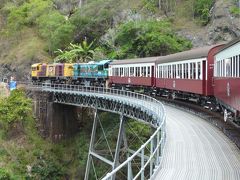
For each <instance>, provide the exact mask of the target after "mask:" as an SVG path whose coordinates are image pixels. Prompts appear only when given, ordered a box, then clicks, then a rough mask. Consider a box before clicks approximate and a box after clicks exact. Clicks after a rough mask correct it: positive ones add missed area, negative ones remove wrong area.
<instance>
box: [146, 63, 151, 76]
mask: <svg viewBox="0 0 240 180" xmlns="http://www.w3.org/2000/svg"><path fill="white" fill-rule="evenodd" d="M147 77H151V71H150V66H148V67H147Z"/></svg>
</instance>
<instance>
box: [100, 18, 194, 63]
mask: <svg viewBox="0 0 240 180" xmlns="http://www.w3.org/2000/svg"><path fill="white" fill-rule="evenodd" d="M109 38H110V39H112V40H114V43H112V41H108V39H105V40H103V41H102V45H103V47H105V49H106V53H107V54H108V56H109V58H117V59H123V58H133V57H148V56H161V55H167V54H171V53H176V52H179V51H183V50H187V49H190V48H191V43H190V41H188V40H186V39H184V38H181V37H179V36H177V35H176V34H175V33H174V31H173V30H172V27H171V24H170V23H169V22H168V21H154V20H152V21H135V22H133V21H130V22H127V23H125V24H122V25H120V26H119V27H118V28H117V30H116V31H115V34H112V36H110V37H109ZM109 42H110V43H109Z"/></svg>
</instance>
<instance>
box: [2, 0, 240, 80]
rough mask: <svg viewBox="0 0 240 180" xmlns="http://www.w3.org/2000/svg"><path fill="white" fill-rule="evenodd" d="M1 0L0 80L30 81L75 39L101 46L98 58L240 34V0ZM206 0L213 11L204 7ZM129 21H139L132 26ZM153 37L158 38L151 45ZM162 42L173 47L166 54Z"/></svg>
mask: <svg viewBox="0 0 240 180" xmlns="http://www.w3.org/2000/svg"><path fill="white" fill-rule="evenodd" d="M0 2H1V5H0V31H1V34H0V79H2V78H3V77H9V76H11V75H14V76H16V77H17V79H21V80H26V79H29V78H30V74H29V71H30V65H31V64H32V63H34V62H48V61H52V60H53V59H54V57H55V56H56V53H55V52H56V50H57V49H65V48H66V47H67V46H68V45H69V43H70V42H72V43H81V41H82V40H83V39H84V38H85V39H87V40H88V41H89V42H92V41H93V42H94V45H93V46H94V48H97V49H98V50H99V49H100V51H98V53H97V55H96V57H95V58H97V59H99V58H114V59H116V58H127V57H144V56H154V55H164V54H169V53H174V52H178V51H183V50H185V49H188V48H191V46H190V45H189V43H188V42H187V40H189V41H190V42H191V43H192V46H193V47H199V46H204V45H211V44H215V43H218V42H224V41H226V42H228V41H230V40H232V39H234V38H235V37H236V36H240V10H239V3H237V2H238V1H237V0H215V1H213V0H206V1H204V0H189V1H183V0H168V1H166V0H162V1H158V0H151V1H148V0H142V1H139V0H130V1H129V0H119V1H118V2H116V1H115V0H80V1H77V0H68V1H67V0H45V1H38V0H33V1H31V2H28V1H26V0H14V1H11V0H10V1H7V0H0ZM159 2H161V4H159ZM205 2H207V3H208V6H209V8H208V9H206V8H204V9H203V8H202V4H203V3H205ZM204 7H205V6H204ZM196 8H199V9H196ZM201 8H202V9H201ZM149 21H151V22H152V23H151V22H149ZM154 21H156V23H154ZM129 22H136V24H137V23H138V22H139V24H138V25H136V24H135V25H133V26H132V25H131V23H129ZM158 22H160V23H158ZM161 22H162V23H161ZM144 24H145V25H144ZM154 24H157V25H154ZM134 26H135V27H134ZM144 26H146V28H145V27H144ZM158 28H159V29H160V30H157V31H156V29H158ZM154 29H155V31H154ZM163 29H167V30H166V31H168V32H164V30H163ZM132 32H134V33H135V34H134V36H132V34H130V33H132ZM164 33H165V34H164ZM167 34H171V36H168V35H167ZM175 34H176V35H175ZM128 36H129V37H133V38H135V39H131V38H129V37H128ZM149 36H151V37H150V38H149ZM170 37H173V39H171V40H170V39H169V38H170ZM184 38H186V39H184ZM136 39H137V40H136ZM151 39H154V40H155V39H158V42H152V43H151V41H152V40H151ZM180 39H181V40H180ZM133 41H134V42H133ZM140 41H141V42H140ZM159 42H160V44H159ZM172 42H174V43H177V42H180V44H174V43H172ZM161 43H162V44H161ZM143 44H147V46H148V47H146V46H145V47H144V46H143ZM154 44H155V45H154ZM171 44H174V46H173V47H170V45H171ZM156 46H159V47H160V46H162V47H167V50H165V51H164V52H160V51H159V50H158V48H157V47H156ZM179 47H182V48H179ZM139 49H140V50H139ZM160 49H163V48H160ZM168 49H170V50H168ZM158 51H159V52H158ZM126 54H130V55H129V56H127V55H126Z"/></svg>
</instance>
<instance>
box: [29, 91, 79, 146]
mask: <svg viewBox="0 0 240 180" xmlns="http://www.w3.org/2000/svg"><path fill="white" fill-rule="evenodd" d="M33 102H34V103H33V104H34V107H33V109H34V113H35V116H36V119H37V121H38V122H37V123H38V129H39V132H40V134H41V136H42V137H44V138H50V139H51V140H52V141H53V142H57V141H59V140H61V139H62V138H65V137H68V136H71V135H72V134H73V133H75V132H77V130H78V117H77V107H76V106H70V105H64V104H58V103H54V102H53V96H52V94H50V93H43V92H38V93H36V94H34V99H33Z"/></svg>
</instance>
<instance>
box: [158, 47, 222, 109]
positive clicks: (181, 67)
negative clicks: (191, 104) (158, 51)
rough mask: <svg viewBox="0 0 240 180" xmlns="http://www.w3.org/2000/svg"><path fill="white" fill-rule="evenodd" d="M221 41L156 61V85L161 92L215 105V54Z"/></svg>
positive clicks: (174, 96) (205, 104)
mask: <svg viewBox="0 0 240 180" xmlns="http://www.w3.org/2000/svg"><path fill="white" fill-rule="evenodd" d="M221 47H222V45H215V46H206V47H201V48H197V49H192V50H189V51H184V52H180V53H176V54H172V55H167V56H162V57H159V58H158V60H157V61H156V88H157V90H158V93H159V94H160V95H163V94H165V95H168V96H171V97H172V98H181V99H188V100H194V101H198V102H200V103H201V104H202V105H204V106H205V107H206V108H213V106H212V105H210V104H211V103H214V98H212V97H213V86H212V85H213V84H212V82H213V79H212V77H213V65H214V56H213V55H214V54H215V53H216V52H217V51H218V50H219V49H220V48H221Z"/></svg>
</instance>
